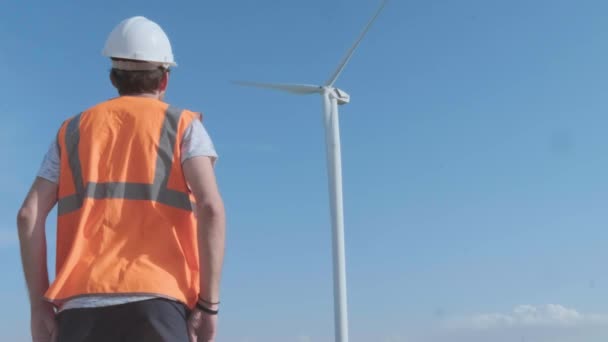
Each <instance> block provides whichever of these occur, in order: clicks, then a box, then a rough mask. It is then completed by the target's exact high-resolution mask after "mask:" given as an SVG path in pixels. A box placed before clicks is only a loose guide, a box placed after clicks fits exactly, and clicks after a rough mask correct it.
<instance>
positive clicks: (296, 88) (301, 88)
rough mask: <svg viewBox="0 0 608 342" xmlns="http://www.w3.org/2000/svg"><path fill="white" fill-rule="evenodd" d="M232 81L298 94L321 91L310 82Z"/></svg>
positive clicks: (242, 84)
mask: <svg viewBox="0 0 608 342" xmlns="http://www.w3.org/2000/svg"><path fill="white" fill-rule="evenodd" d="M233 83H235V84H238V85H241V86H246V87H256V88H266V89H275V90H282V91H286V92H289V93H293V94H298V95H305V94H314V93H320V92H321V91H322V88H321V86H316V85H312V84H284V83H259V82H245V81H235V82H233Z"/></svg>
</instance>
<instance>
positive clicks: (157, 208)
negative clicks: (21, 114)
mask: <svg viewBox="0 0 608 342" xmlns="http://www.w3.org/2000/svg"><path fill="white" fill-rule="evenodd" d="M193 120H202V117H201V115H200V114H199V113H195V112H191V111H188V110H180V109H177V108H174V107H172V106H169V105H168V104H166V103H164V102H161V101H159V100H156V99H150V98H141V97H129V96H122V97H118V98H115V99H112V100H109V101H106V102H103V103H101V104H99V105H97V106H94V107H93V108H91V109H89V110H87V111H85V112H82V113H81V114H79V115H77V116H75V117H73V118H71V119H68V120H66V121H65V122H64V123H63V124H62V126H61V128H60V129H59V133H58V136H57V142H58V146H59V151H60V156H61V169H60V170H61V171H60V177H59V191H58V217H57V255H56V276H55V280H54V282H53V284H52V285H51V286H50V288H49V289H48V291H47V292H46V294H45V297H46V299H47V300H49V301H51V302H52V303H54V304H56V305H60V304H61V303H62V302H63V301H65V300H67V299H70V298H74V297H77V296H80V295H90V294H104V295H112V294H151V295H157V296H162V297H166V298H170V299H175V300H178V301H181V302H183V303H185V304H186V305H188V306H190V307H193V306H194V305H195V303H196V300H197V296H198V293H199V259H198V255H199V254H198V242H197V225H196V218H195V216H194V212H193V209H192V208H193V206H192V203H193V202H194V197H193V196H192V194H191V192H190V191H189V189H188V186H187V184H186V181H185V179H184V174H183V172H182V165H181V151H180V142H181V141H182V137H183V134H184V131H185V130H186V128H187V127H188V126H189V125H190V123H191V122H192V121H193Z"/></svg>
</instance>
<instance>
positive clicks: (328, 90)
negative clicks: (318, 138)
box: [235, 0, 388, 342]
mask: <svg viewBox="0 0 608 342" xmlns="http://www.w3.org/2000/svg"><path fill="white" fill-rule="evenodd" d="M387 2H388V0H383V1H382V4H381V5H380V7H379V8H378V10H377V11H376V13H375V14H374V16H373V17H372V19H371V20H370V21H369V22H368V23H367V25H366V26H365V28H364V29H363V31H362V32H361V34H360V35H359V37H358V39H357V40H356V41H355V43H354V44H353V46H352V47H351V48H350V50H348V52H347V53H346V55H345V56H344V58H343V59H342V61H341V62H340V64H339V66H338V68H337V69H336V71H335V72H334V73H333V74H332V75H331V77H330V78H329V79H328V80H327V82H325V84H324V85H310V84H280V83H258V82H244V81H238V82H235V83H236V84H239V85H243V86H250V87H258V88H268V89H275V90H282V91H286V92H290V93H293V94H296V95H308V94H321V96H322V98H323V123H324V125H325V143H326V148H327V174H328V181H329V197H330V210H331V223H332V231H333V233H332V240H333V245H332V247H333V263H334V264H333V275H334V329H335V338H336V342H348V314H347V305H346V304H347V303H346V265H345V255H344V211H343V205H342V157H341V152H340V123H339V120H338V105H343V104H347V103H348V102H349V101H350V96H349V95H348V94H347V93H346V92H345V91H343V90H341V89H338V88H336V87H334V84H335V83H336V81H337V80H338V77H340V74H341V73H342V71H343V70H344V68H345V67H346V65H347V64H348V62H349V61H350V59H351V57H352V55H353V53H354V52H355V50H356V49H357V47H358V46H359V43H361V41H362V40H363V37H365V34H366V33H367V31H369V29H370V28H371V26H372V24H373V23H374V21H376V19H377V18H378V16H379V15H380V12H382V10H383V9H384V6H386V3H387Z"/></svg>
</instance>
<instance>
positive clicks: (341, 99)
mask: <svg viewBox="0 0 608 342" xmlns="http://www.w3.org/2000/svg"><path fill="white" fill-rule="evenodd" d="M325 89H326V90H327V92H328V93H329V96H331V97H332V98H335V99H336V100H337V101H338V104H339V105H344V104H347V103H349V102H350V95H348V93H347V92H345V91H344V90H342V89H338V88H334V87H325Z"/></svg>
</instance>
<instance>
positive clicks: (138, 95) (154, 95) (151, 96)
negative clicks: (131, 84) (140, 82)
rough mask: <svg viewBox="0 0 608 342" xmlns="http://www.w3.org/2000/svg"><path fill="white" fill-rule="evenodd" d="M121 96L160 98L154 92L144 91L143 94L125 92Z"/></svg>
mask: <svg viewBox="0 0 608 342" xmlns="http://www.w3.org/2000/svg"><path fill="white" fill-rule="evenodd" d="M123 96H131V97H145V98H149V99H156V100H160V98H159V96H158V94H154V93H145V94H126V95H123Z"/></svg>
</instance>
